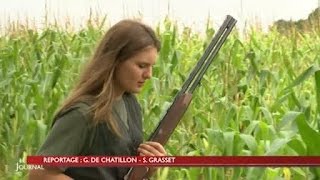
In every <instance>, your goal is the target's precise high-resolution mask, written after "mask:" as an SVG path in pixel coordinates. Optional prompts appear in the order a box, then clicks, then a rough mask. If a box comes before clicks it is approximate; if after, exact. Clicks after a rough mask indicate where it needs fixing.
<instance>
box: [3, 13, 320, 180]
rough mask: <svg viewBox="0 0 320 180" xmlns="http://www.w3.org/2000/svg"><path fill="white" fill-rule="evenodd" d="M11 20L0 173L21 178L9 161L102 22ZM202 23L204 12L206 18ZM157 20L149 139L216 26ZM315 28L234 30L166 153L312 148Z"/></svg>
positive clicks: (26, 145)
mask: <svg viewBox="0 0 320 180" xmlns="http://www.w3.org/2000/svg"><path fill="white" fill-rule="evenodd" d="M104 22H105V21H101V22H100V23H97V24H95V25H94V24H93V23H88V26H87V27H85V28H83V29H82V30H80V31H68V30H65V29H64V28H61V27H59V26H48V27H47V28H45V29H42V30H36V29H32V28H28V27H26V26H19V25H15V26H12V27H11V29H10V30H8V31H7V32H6V34H5V35H2V36H0V67H1V69H0V99H1V101H0V107H1V108H0V124H1V126H0V139H1V141H0V157H1V159H0V177H1V178H4V179H25V178H26V177H27V171H16V170H15V169H16V163H18V161H19V160H21V159H22V160H25V158H26V156H27V155H32V154H34V153H35V152H36V151H37V149H38V148H39V146H40V145H41V144H42V143H43V141H44V139H45V138H46V135H47V133H48V131H49V130H50V126H51V121H52V118H53V116H54V113H55V111H56V110H57V108H58V107H59V105H60V104H61V102H62V101H63V100H64V99H65V97H66V96H67V95H68V93H69V91H70V89H71V88H72V85H73V84H75V81H76V80H77V78H78V74H79V72H80V71H81V68H82V67H83V66H84V65H85V62H86V61H87V60H88V59H89V58H90V56H91V55H92V53H93V50H94V48H95V46H96V45H97V42H98V41H99V40H100V38H101V36H102V35H103V34H104V32H105V31H106V30H107V27H105V26H106V25H105V23H104ZM208 22H209V21H208ZM204 26H206V32H205V34H204V35H203V34H199V33H196V32H193V31H192V29H190V28H188V27H178V26H177V25H176V24H175V23H174V22H173V21H171V20H169V19H165V20H163V21H161V22H159V25H158V26H156V27H154V28H155V29H156V32H157V34H158V36H159V37H160V39H161V42H162V49H161V52H160V54H159V59H158V61H157V64H156V65H155V67H154V70H153V78H152V79H151V80H150V81H148V83H147V84H146V85H145V87H144V88H143V90H142V92H141V93H140V94H139V95H138V99H139V102H140V104H141V106H142V110H143V113H144V135H145V138H148V136H149V135H150V133H151V132H152V130H153V129H154V128H155V127H156V125H157V123H158V122H159V120H160V118H161V117H162V115H163V113H164V112H165V110H166V108H167V107H168V106H169V105H170V103H171V101H172V98H173V97H174V95H175V94H176V93H177V91H178V90H179V89H180V87H181V85H182V83H183V82H184V80H185V79H186V78H187V77H188V75H189V72H190V71H191V69H192V68H193V66H194V65H195V64H196V62H197V60H198V59H199V58H200V57H201V55H202V54H203V51H204V49H205V48H206V46H207V44H208V43H209V42H210V40H211V38H212V37H213V35H214V32H215V30H216V29H214V28H213V27H212V26H211V25H210V23H208V24H207V25H204ZM319 34H320V32H317V31H316V30H314V31H311V32H309V33H301V32H296V31H294V29H292V30H291V33H290V35H289V36H285V35H281V34H280V33H279V32H277V31H276V30H271V31H269V32H268V33H264V32H261V31H260V30H259V29H258V28H254V27H253V28H252V29H251V30H248V31H247V33H246V34H245V35H244V36H243V37H240V35H239V31H238V30H237V29H234V30H233V32H232V34H231V35H230V36H229V37H228V39H227V41H226V42H225V44H224V45H223V47H222V49H221V50H220V52H219V53H218V56H217V58H216V59H215V60H214V62H213V63H212V64H211V66H210V68H209V69H208V71H207V73H206V74H205V77H204V78H203V79H202V81H201V85H200V86H199V87H198V88H197V90H196V92H195V93H194V95H193V100H192V103H191V105H190V106H189V109H188V111H187V112H186V114H185V116H184V117H183V119H182V121H181V122H180V124H179V125H178V127H177V129H176V130H175V132H174V134H173V135H172V137H171V138H170V140H169V142H168V143H167V145H166V146H165V148H166V150H167V152H168V154H169V155H177V156H178V155H190V156H202V155H208V156H239V155H241V156H251V155H259V156H268V155H292V156H293V155H297V156H298V155H301V156H302V155H310V156H314V155H320V151H319V147H318V146H319V144H320V133H319V128H320V69H319V63H320V55H319V52H320V35H319ZM153 178H154V179H159V180H166V179H213V180H223V179H226V180H231V179H232V180H237V179H263V180H269V179H279V180H280V179H284V180H300V179H319V178H320V168H316V167H219V168H217V167H170V168H168V167H164V168H161V169H160V170H159V171H158V172H157V173H156V174H155V175H154V177H153Z"/></svg>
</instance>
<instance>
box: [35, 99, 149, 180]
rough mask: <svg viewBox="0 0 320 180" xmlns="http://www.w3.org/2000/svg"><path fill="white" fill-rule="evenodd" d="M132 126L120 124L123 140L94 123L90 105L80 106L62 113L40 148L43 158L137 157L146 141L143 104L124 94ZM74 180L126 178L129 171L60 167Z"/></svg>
mask: <svg viewBox="0 0 320 180" xmlns="http://www.w3.org/2000/svg"><path fill="white" fill-rule="evenodd" d="M123 100H124V102H125V105H126V110H127V117H128V119H127V120H128V126H129V129H128V128H127V127H126V126H125V123H124V122H123V121H119V127H120V131H121V132H122V134H123V137H122V139H120V138H118V137H117V136H115V135H113V134H112V133H111V132H110V130H109V129H108V127H107V125H106V124H104V123H100V124H98V125H96V126H93V124H92V116H91V115H90V114H89V113H88V111H89V105H88V104H86V103H83V102H81V103H77V104H75V105H74V106H72V107H70V108H69V109H68V110H66V111H64V112H61V113H59V114H58V115H57V116H56V118H55V119H56V121H55V123H54V125H53V127H52V129H51V131H50V132H49V134H48V137H47V139H46V140H45V142H44V144H43V145H42V147H41V148H40V150H39V152H38V154H39V155H48V156H49V155H53V156H54V155H57V156H59V155H60V156H67V155H73V156H90V155H92V156H96V155H103V156H131V155H132V156H134V155H137V154H136V152H137V148H138V146H139V144H141V143H142V141H143V134H142V116H141V109H140V105H139V103H138V102H137V100H136V98H135V96H134V95H132V94H128V93H126V94H124V96H123ZM60 169H61V170H62V172H63V173H64V174H66V175H68V176H70V177H72V178H73V179H108V180H109V179H110V180H113V179H123V177H124V176H125V175H126V174H127V172H128V170H129V168H124V167H60Z"/></svg>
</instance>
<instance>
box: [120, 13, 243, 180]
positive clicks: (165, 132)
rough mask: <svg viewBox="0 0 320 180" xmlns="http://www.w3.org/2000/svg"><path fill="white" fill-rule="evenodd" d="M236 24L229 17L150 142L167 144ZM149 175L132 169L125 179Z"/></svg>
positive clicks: (140, 168) (146, 169) (137, 178)
mask: <svg viewBox="0 0 320 180" xmlns="http://www.w3.org/2000/svg"><path fill="white" fill-rule="evenodd" d="M236 22H237V21H236V20H235V19H234V18H233V17H232V16H230V15H227V17H226V19H225V20H224V22H223V24H222V25H221V27H220V28H219V30H218V31H217V33H216V34H215V36H214V37H213V39H212V40H211V42H210V44H209V46H208V47H207V48H206V50H205V52H204V54H203V56H202V57H201V58H200V59H199V61H198V62H197V65H196V66H195V67H194V69H193V70H192V71H191V73H190V75H189V77H188V79H187V80H186V81H185V82H184V83H183V85H182V88H181V90H180V91H179V92H178V93H177V94H176V96H175V98H174V101H173V103H172V104H171V106H170V107H169V108H168V110H167V112H166V114H165V115H164V116H163V118H162V119H161V121H160V122H159V124H158V126H157V128H156V129H155V130H154V131H153V133H152V134H151V135H150V137H149V139H148V141H155V142H158V143H160V144H162V145H163V146H164V145H165V144H166V143H167V141H168V139H169V137H170V136H171V134H172V133H173V131H174V129H175V128H176V127H177V125H178V123H179V122H180V120H181V118H182V116H183V115H184V113H185V112H186V110H187V108H188V106H189V104H190V102H191V100H192V93H193V91H194V90H195V89H196V87H197V86H198V85H199V84H200V81H201V79H202V77H203V75H204V74H205V72H206V71H207V69H208V67H209V65H210V64H211V63H212V61H213V59H214V57H215V56H216V55H217V53H218V51H219V50H220V48H221V46H222V45H223V43H224V42H225V40H226V38H227V37H228V35H229V34H230V32H231V30H232V29H233V27H234V25H235V24H236ZM147 173H148V168H147V167H141V166H139V167H132V168H131V169H130V171H129V172H128V174H127V175H126V177H125V179H128V180H142V179H144V178H145V177H146V174H147Z"/></svg>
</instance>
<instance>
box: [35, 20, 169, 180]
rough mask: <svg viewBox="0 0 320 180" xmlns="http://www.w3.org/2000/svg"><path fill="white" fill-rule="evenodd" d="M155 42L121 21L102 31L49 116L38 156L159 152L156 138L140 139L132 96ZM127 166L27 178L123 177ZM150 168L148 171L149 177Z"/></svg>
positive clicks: (143, 29)
mask: <svg viewBox="0 0 320 180" xmlns="http://www.w3.org/2000/svg"><path fill="white" fill-rule="evenodd" d="M159 50H160V42H159V40H158V39H157V38H156V35H155V33H154V31H153V30H152V29H151V28H150V27H148V26H146V25H144V24H142V23H140V22H137V21H133V20H123V21H120V22H118V23H117V24H115V25H114V26H112V27H111V28H110V29H109V30H108V32H107V33H106V34H105V35H104V37H103V39H102V41H101V42H100V44H99V46H98V47H97V49H96V51H95V54H94V56H93V58H92V59H91V61H90V62H89V63H88V65H87V66H86V68H85V69H84V71H83V73H82V75H81V77H80V80H79V82H78V84H77V85H76V86H75V88H74V89H73V91H72V93H71V95H70V96H69V97H68V98H67V99H66V100H65V102H64V104H63V105H62V107H61V109H60V110H59V112H58V114H57V115H56V117H55V119H54V124H53V126H52V129H51V131H50V133H49V135H48V137H47V139H46V141H45V142H44V144H43V145H42V147H41V148H40V150H39V152H38V154H39V155H61V156H62V155H63V156H66V155H81V156H85V155H104V156H128V155H142V156H145V155H146V156H164V155H166V151H165V150H164V148H163V146H162V145H161V144H159V143H156V142H145V143H142V140H143V134H142V116H141V109H140V106H139V104H138V102H137V100H136V98H135V95H134V94H136V93H139V92H140V90H141V88H142V87H143V85H144V83H145V81H146V80H148V79H150V77H151V75H152V66H153V65H154V64H155V63H156V59H157V54H158V52H159ZM128 170H129V168H120V167H114V168H110V167H108V168H107V167H90V168H89V167H85V168H80V167H77V168H74V167H59V168H50V169H49V168H45V169H44V170H34V171H31V172H30V174H29V178H30V179H70V178H73V179H123V178H124V176H125V175H126V174H127V173H128ZM154 170H155V169H153V170H151V171H150V172H149V175H151V174H152V172H154Z"/></svg>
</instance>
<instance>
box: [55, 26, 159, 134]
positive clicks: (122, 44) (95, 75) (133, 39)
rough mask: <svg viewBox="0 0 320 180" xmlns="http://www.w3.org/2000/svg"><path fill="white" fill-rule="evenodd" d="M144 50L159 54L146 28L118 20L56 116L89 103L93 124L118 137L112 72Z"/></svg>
mask: <svg viewBox="0 0 320 180" xmlns="http://www.w3.org/2000/svg"><path fill="white" fill-rule="evenodd" d="M148 46H153V47H155V48H156V49H157V51H158V52H159V51H160V41H159V40H158V39H157V37H156V35H155V33H154V31H153V30H152V29H151V28H150V27H149V26H147V25H145V24H143V23H141V22H138V21H135V20H122V21H120V22H118V23H117V24H115V25H114V26H112V27H111V28H110V29H109V30H108V31H107V33H106V34H105V35H104V37H103V38H102V40H101V41H100V43H99V45H98V47H97V48H96V51H95V53H94V55H93V57H92V58H91V60H90V61H89V62H88V64H87V65H86V66H85V68H84V70H83V72H82V73H81V75H80V79H79V82H78V83H77V84H76V86H75V87H74V88H73V90H72V91H71V94H70V95H69V97H68V98H67V99H66V100H65V101H64V103H63V105H62V106H61V108H60V110H59V111H58V112H61V111H63V110H66V109H68V108H69V107H70V106H72V105H73V104H75V103H77V102H80V101H90V102H92V105H91V112H92V114H93V121H94V124H98V123H100V122H105V123H106V124H107V126H108V127H109V129H110V130H111V132H113V133H114V134H116V135H118V136H121V133H120V130H119V127H118V123H117V121H116V120H115V118H114V117H112V105H113V102H114V98H115V92H114V82H113V81H114V72H115V68H116V67H117V65H118V64H119V63H121V62H123V61H125V60H127V59H128V58H130V57H132V56H134V55H135V54H136V53H138V52H139V51H141V50H143V49H144V48H146V47H148Z"/></svg>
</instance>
